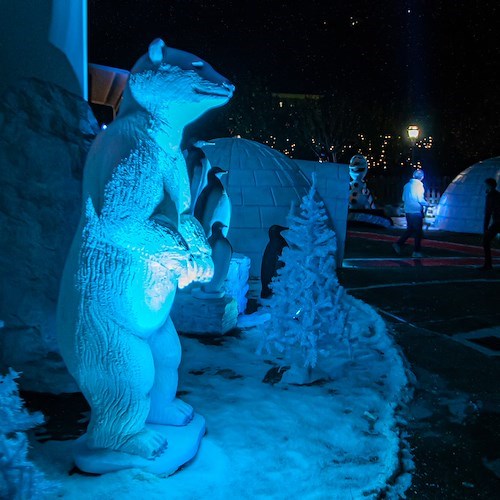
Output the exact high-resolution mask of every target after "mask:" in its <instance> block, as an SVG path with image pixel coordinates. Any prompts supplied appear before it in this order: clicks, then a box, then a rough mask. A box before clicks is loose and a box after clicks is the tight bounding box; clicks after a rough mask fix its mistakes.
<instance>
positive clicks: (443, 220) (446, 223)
mask: <svg viewBox="0 0 500 500" xmlns="http://www.w3.org/2000/svg"><path fill="white" fill-rule="evenodd" d="M489 177H492V178H493V179H495V180H496V181H497V183H499V184H500V156H497V157H495V158H490V159H488V160H484V161H480V162H479V163H475V164H474V165H472V166H470V167H469V168H466V169H465V170H464V171H463V172H461V173H460V174H458V175H457V176H456V177H455V179H453V181H452V182H451V184H450V185H449V186H448V187H447V188H446V191H445V192H444V193H443V195H442V196H441V199H440V200H439V205H438V207H437V210H436V220H435V222H434V227H435V228H436V229H442V230H443V231H455V232H459V233H476V234H482V232H483V222H484V208H485V207H484V205H485V200H486V192H485V189H486V187H485V185H484V181H485V180H486V179H488V178H489Z"/></svg>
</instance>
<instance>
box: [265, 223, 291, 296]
mask: <svg viewBox="0 0 500 500" xmlns="http://www.w3.org/2000/svg"><path fill="white" fill-rule="evenodd" d="M286 229H288V228H287V227H284V226H280V225H278V224H274V225H273V226H271V227H270V228H269V242H268V244H267V245H266V249H265V250H264V255H263V256H262V265H261V267H260V281H261V283H262V290H261V292H260V296H261V298H263V299H266V298H268V297H270V296H271V295H272V293H273V292H272V290H271V289H270V288H269V283H271V280H272V279H273V277H274V276H276V275H277V271H278V269H279V268H281V267H283V263H282V262H281V261H280V260H279V257H280V256H281V253H282V252H283V248H285V247H287V246H288V243H287V242H286V240H285V238H283V236H281V232H282V231H285V230H286Z"/></svg>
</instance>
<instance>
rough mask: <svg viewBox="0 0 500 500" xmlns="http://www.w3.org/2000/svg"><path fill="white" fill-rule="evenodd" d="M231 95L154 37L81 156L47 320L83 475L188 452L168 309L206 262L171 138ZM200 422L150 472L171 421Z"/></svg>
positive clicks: (188, 418) (190, 58)
mask: <svg viewBox="0 0 500 500" xmlns="http://www.w3.org/2000/svg"><path fill="white" fill-rule="evenodd" d="M233 91H234V87H233V85H232V84H231V83H230V82H229V81H228V80H227V79H226V78H224V77H223V76H221V75H220V74H218V73H217V72H216V71H215V70H214V69H213V68H212V67H211V66H210V65H209V64H208V63H206V62H205V61H203V60H201V59H200V58H199V57H196V56H194V55H192V54H189V53H187V52H183V51H181V50H177V49H172V48H169V47H167V46H166V45H165V43H164V42H163V41H162V40H160V39H157V40H154V41H153V42H152V43H151V45H150V46H149V50H148V52H147V54H145V55H144V56H142V57H141V58H140V59H139V60H138V61H137V63H136V64H135V66H134V67H133V69H132V71H131V75H130V78H129V80H128V83H127V87H126V89H125V92H124V97H123V102H122V105H121V109H120V113H119V114H118V117H117V118H116V120H114V121H113V122H112V123H111V124H110V126H109V127H108V128H107V129H106V130H104V131H102V132H101V133H100V134H99V135H98V137H97V138H96V140H95V141H94V143H93V145H92V147H91V149H90V151H89V154H88V157H87V161H86V164H85V167H84V179H83V209H82V215H81V219H80V224H79V227H78V229H77V232H76V234H75V237H74V240H73V243H72V246H71V249H70V251H69V255H68V257H67V260H66V265H65V269H64V273H63V278H62V281H61V286H60V294H59V301H58V318H57V320H58V325H57V326H58V328H57V329H58V341H59V346H60V350H61V354H62V356H63V358H64V361H65V362H66V365H67V367H68V369H69V371H70V373H71V375H72V376H73V377H74V378H75V380H76V382H77V383H78V385H79V387H80V389H81V391H82V393H83V395H84V396H85V398H86V399H87V401H88V403H89V405H90V407H91V415H90V423H89V425H88V429H87V434H86V435H85V436H83V438H80V440H79V441H80V445H81V446H80V448H79V451H77V452H76V453H75V461H76V464H77V466H78V467H79V468H80V469H82V470H84V471H85V472H94V473H103V472H108V471H110V470H118V469H123V468H130V467H142V468H144V469H145V470H148V471H152V472H158V473H166V472H168V473H171V472H174V471H175V470H176V469H177V468H178V467H179V466H180V465H182V464H183V463H185V462H187V461H188V460H190V459H191V458H192V457H193V456H194V454H195V453H196V451H197V448H198V445H199V441H200V439H201V436H202V435H203V431H204V421H203V418H202V417H200V416H197V415H195V414H194V412H193V408H192V407H191V406H190V405H188V404H187V403H184V402H183V401H181V400H179V399H177V398H176V391H177V380H178V375H177V369H178V366H179V363H180V359H181V346H180V342H179V339H178V336H177V332H176V330H175V327H174V325H173V323H172V320H171V319H170V309H171V307H172V302H173V300H174V297H175V293H176V290H177V286H179V287H181V288H182V287H184V286H187V285H188V284H189V283H191V282H193V281H201V282H206V281H209V280H210V279H211V277H212V275H213V263H212V259H211V256H210V254H211V250H210V246H209V244H208V242H207V239H206V236H205V233H204V230H203V228H202V227H201V225H200V223H199V222H198V221H197V220H196V219H195V218H194V217H193V216H192V215H190V213H189V211H190V205H191V193H190V184H189V177H188V172H187V168H186V161H185V159H184V157H183V155H182V151H181V149H180V143H181V138H182V133H183V129H184V127H185V126H186V125H187V124H188V123H190V122H192V121H194V120H196V119H197V118H199V117H200V116H201V115H203V114H204V113H205V112H206V111H208V110H210V109H212V108H215V107H218V106H222V105H224V104H226V103H227V102H228V101H229V99H230V98H231V97H232V94H233ZM200 419H201V424H199V425H198V431H197V435H196V436H194V437H193V442H192V443H191V444H189V443H188V444H187V445H186V446H187V447H190V450H189V451H186V452H185V453H184V454H183V456H182V458H181V459H179V460H180V462H179V463H168V464H167V463H166V462H165V464H164V465H161V466H158V467H156V466H155V465H154V464H155V462H158V461H161V460H162V459H163V458H164V456H167V458H168V456H174V455H176V454H177V455H179V453H177V450H176V451H175V452H174V451H172V452H171V438H170V435H171V434H169V433H172V434H173V435H176V434H175V433H176V431H175V426H177V427H182V426H189V428H192V427H193V425H194V423H195V421H196V420H198V421H200ZM186 429H187V427H186ZM182 435H183V436H185V435H186V433H184V434H182ZM182 440H184V441H186V442H187V441H189V439H188V438H185V437H184V438H182ZM182 440H181V441H182ZM184 444H186V443H184ZM77 445H78V442H77ZM167 446H168V449H167ZM169 452H170V453H169ZM124 457H125V458H124Z"/></svg>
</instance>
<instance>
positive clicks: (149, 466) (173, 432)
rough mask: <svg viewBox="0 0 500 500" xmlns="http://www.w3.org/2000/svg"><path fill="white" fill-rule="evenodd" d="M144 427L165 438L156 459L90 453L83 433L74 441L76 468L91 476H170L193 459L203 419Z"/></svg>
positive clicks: (107, 452) (113, 453) (200, 436)
mask: <svg viewBox="0 0 500 500" xmlns="http://www.w3.org/2000/svg"><path fill="white" fill-rule="evenodd" d="M146 427H148V428H150V429H154V430H155V431H159V432H161V433H162V434H164V435H165V436H166V437H167V439H168V448H167V449H166V450H165V452H164V453H162V454H161V455H160V456H159V457H157V458H155V459H153V460H147V459H145V458H142V457H139V456H138V455H131V454H129V453H123V452H120V451H111V450H107V449H100V450H92V449H90V448H88V447H87V444H86V442H87V435H86V434H84V435H83V436H82V437H80V438H78V439H77V440H76V441H75V448H74V458H75V464H76V466H77V467H78V468H79V469H80V470H82V471H83V472H88V473H91V474H106V473H108V472H116V471H119V470H123V469H143V470H144V471H146V472H150V473H152V474H167V475H171V474H173V473H174V472H175V471H176V470H177V469H179V467H181V466H182V465H184V464H185V463H187V462H189V461H190V460H191V459H193V458H194V456H195V455H196V453H197V451H198V448H199V446H200V442H201V439H202V438H203V435H204V434H205V429H206V427H205V419H204V418H203V417H202V416H201V415H198V414H196V413H195V415H194V417H193V420H191V422H189V424H187V425H184V426H179V427H177V426H173V425H155V424H146Z"/></svg>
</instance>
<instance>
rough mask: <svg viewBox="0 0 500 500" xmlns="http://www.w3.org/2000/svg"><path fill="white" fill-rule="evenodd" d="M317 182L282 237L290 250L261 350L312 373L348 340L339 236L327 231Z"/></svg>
mask: <svg viewBox="0 0 500 500" xmlns="http://www.w3.org/2000/svg"><path fill="white" fill-rule="evenodd" d="M315 183H316V179H315V178H313V186H312V187H311V189H310V191H309V193H308V194H307V195H306V196H304V197H303V198H302V203H301V205H300V213H299V214H298V215H293V214H292V213H290V215H289V216H288V227H289V229H288V230H287V231H284V232H283V236H284V237H285V239H286V240H287V242H288V244H289V247H288V248H285V249H284V250H283V253H282V255H281V258H280V260H281V261H282V262H283V263H284V267H282V268H281V269H279V270H278V275H277V277H275V278H274V279H273V281H272V283H271V289H272V290H273V295H272V296H271V298H270V299H269V301H268V302H267V303H266V304H265V306H264V307H265V308H266V309H267V310H268V312H269V313H270V315H271V318H270V320H269V321H268V322H266V323H265V324H264V325H262V331H263V333H264V339H263V342H262V345H261V349H262V348H263V349H265V350H267V351H268V352H272V351H274V350H277V351H278V352H279V353H282V356H283V358H284V360H285V362H286V363H288V364H290V365H291V366H292V369H298V368H299V369H300V368H302V367H303V368H305V369H306V370H307V371H308V372H309V374H311V370H312V368H314V367H316V365H317V363H318V359H319V357H320V356H328V355H329V354H330V353H331V351H332V349H335V348H338V347H339V346H340V345H342V343H345V342H348V340H349V339H348V333H349V332H348V327H347V310H348V308H347V306H346V304H345V302H344V300H343V298H344V289H343V288H342V287H341V286H340V285H339V282H338V280H337V274H336V261H335V253H336V250H337V244H336V238H335V233H334V232H333V231H332V230H331V229H329V228H328V227H327V225H326V224H327V220H328V216H327V215H326V212H325V208H324V205H323V202H321V201H318V200H317V199H316V187H315Z"/></svg>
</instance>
